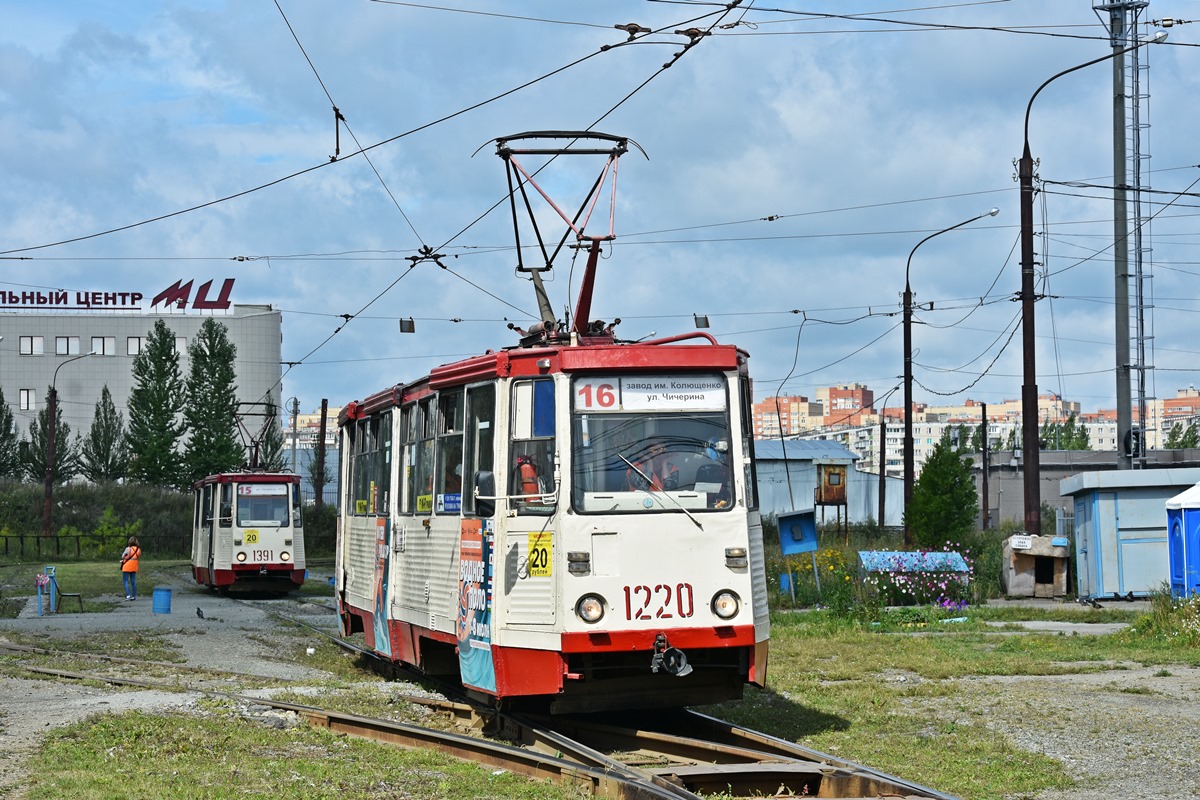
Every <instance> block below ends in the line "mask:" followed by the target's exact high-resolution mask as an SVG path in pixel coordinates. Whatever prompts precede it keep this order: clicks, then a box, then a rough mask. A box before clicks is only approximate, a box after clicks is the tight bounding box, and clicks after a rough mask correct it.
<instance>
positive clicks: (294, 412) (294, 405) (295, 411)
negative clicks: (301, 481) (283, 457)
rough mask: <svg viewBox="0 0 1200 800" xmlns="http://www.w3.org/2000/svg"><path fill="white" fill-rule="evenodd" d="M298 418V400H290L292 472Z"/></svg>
mask: <svg viewBox="0 0 1200 800" xmlns="http://www.w3.org/2000/svg"><path fill="white" fill-rule="evenodd" d="M299 416H300V398H298V397H293V398H292V472H296V471H297V470H296V418H297V417H299Z"/></svg>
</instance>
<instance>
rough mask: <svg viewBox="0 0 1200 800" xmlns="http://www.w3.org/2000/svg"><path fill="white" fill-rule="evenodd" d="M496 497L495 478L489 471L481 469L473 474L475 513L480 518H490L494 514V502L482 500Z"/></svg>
mask: <svg viewBox="0 0 1200 800" xmlns="http://www.w3.org/2000/svg"><path fill="white" fill-rule="evenodd" d="M495 496H496V476H495V475H494V474H492V472H491V471H490V470H486V469H481V470H480V471H479V472H476V473H475V497H476V498H477V499H476V500H475V513H476V514H478V515H479V516H481V517H492V516H495V514H496V501H495V500H484V499H482V498H484V497H489V498H490V497H495Z"/></svg>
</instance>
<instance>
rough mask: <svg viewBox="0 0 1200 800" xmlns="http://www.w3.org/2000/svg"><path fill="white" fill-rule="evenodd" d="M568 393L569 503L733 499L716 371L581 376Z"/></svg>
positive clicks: (728, 503)
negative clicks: (571, 401) (570, 400)
mask: <svg viewBox="0 0 1200 800" xmlns="http://www.w3.org/2000/svg"><path fill="white" fill-rule="evenodd" d="M574 401H575V402H574V404H575V408H574V413H573V415H572V420H571V447H572V459H571V464H572V467H571V468H572V478H573V479H572V482H571V486H572V503H573V506H574V508H575V510H576V511H579V512H583V513H622V512H630V513H632V512H641V513H645V512H648V511H649V512H659V511H676V512H678V511H679V510H680V509H685V510H687V511H719V510H723V509H727V508H731V507H732V506H733V503H734V496H733V480H732V475H733V472H732V470H731V469H730V467H731V464H730V431H729V415H728V411H727V405H728V403H727V399H726V392H725V379H724V378H723V377H722V376H720V375H712V376H699V377H693V376H687V377H679V376H651V377H638V378H632V377H621V378H590V377H589V378H581V379H577V380H576V381H575V387H574ZM609 408H612V409H614V410H611V411H610V410H608V409H609ZM617 409H619V410H617Z"/></svg>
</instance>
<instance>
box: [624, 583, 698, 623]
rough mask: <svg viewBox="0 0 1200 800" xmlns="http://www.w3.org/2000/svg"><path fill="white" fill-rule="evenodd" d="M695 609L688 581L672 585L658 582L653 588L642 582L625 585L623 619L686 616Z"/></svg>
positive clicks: (690, 614)
mask: <svg viewBox="0 0 1200 800" xmlns="http://www.w3.org/2000/svg"><path fill="white" fill-rule="evenodd" d="M695 610H696V609H695V605H694V603H693V599H692V585H691V584H690V583H677V584H675V585H674V586H668V585H666V584H663V583H660V584H658V585H657V586H655V587H653V588H651V587H649V586H646V585H644V584H643V585H641V586H626V587H625V619H628V620H634V619H674V618H675V617H683V618H687V617H690V616H692V614H693V613H695Z"/></svg>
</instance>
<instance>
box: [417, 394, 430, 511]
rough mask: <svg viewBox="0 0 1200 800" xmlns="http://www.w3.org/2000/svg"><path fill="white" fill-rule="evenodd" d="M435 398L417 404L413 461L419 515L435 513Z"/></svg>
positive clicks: (428, 398)
mask: <svg viewBox="0 0 1200 800" xmlns="http://www.w3.org/2000/svg"><path fill="white" fill-rule="evenodd" d="M434 418H435V415H434V405H433V398H432V397H427V398H425V399H424V400H421V401H420V402H418V403H417V412H416V419H415V420H414V422H415V424H416V436H417V440H416V443H415V445H414V450H415V453H414V456H415V457H414V459H413V468H412V474H413V484H412V485H413V495H414V499H415V501H416V511H417V513H418V514H428V513H429V512H431V511H433V441H434V436H433V433H434Z"/></svg>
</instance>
